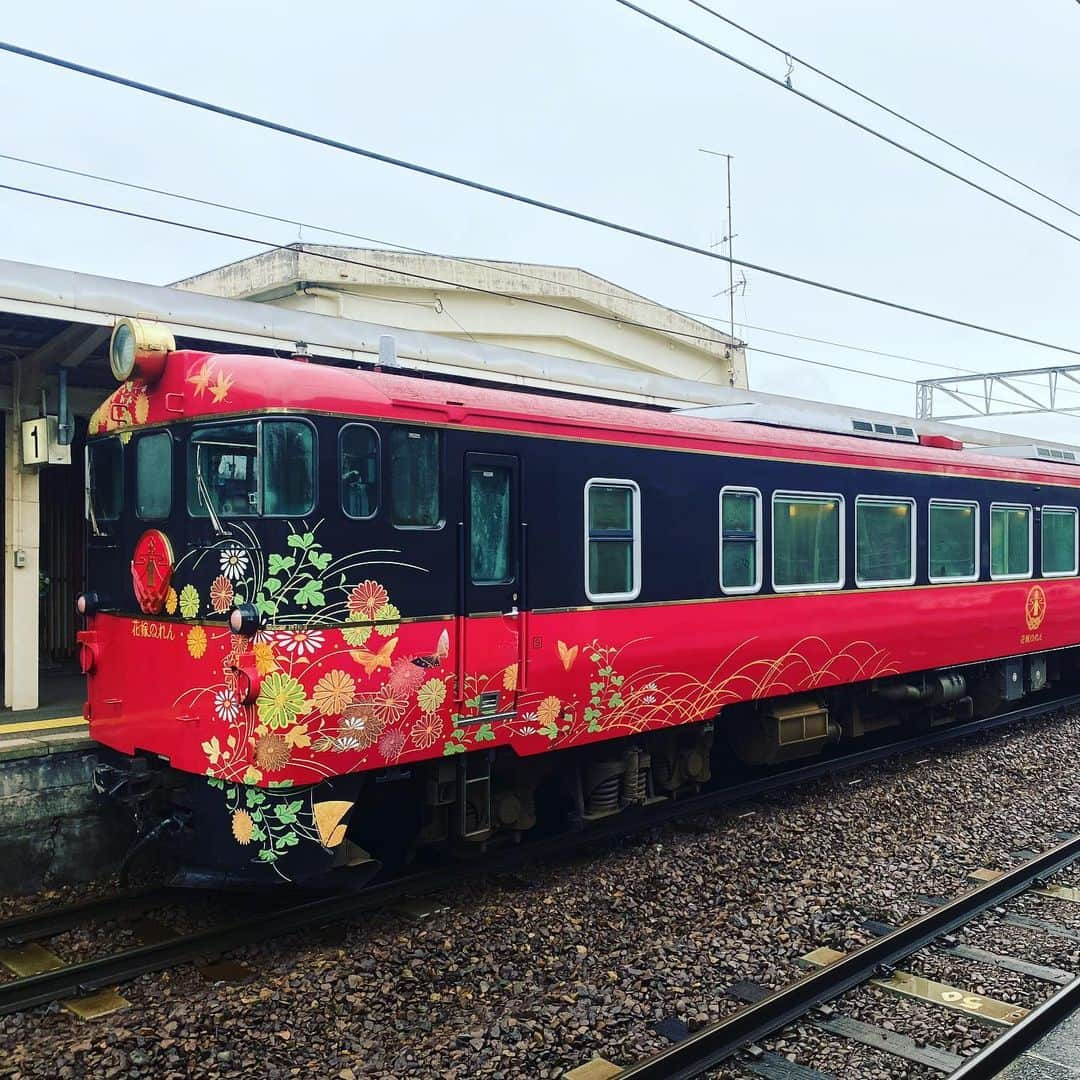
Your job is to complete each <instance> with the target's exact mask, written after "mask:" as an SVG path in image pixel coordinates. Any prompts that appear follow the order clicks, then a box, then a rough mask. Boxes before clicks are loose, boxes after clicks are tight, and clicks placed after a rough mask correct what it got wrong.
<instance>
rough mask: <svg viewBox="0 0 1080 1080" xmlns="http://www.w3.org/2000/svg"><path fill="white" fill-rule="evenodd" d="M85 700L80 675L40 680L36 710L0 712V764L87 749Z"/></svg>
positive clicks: (84, 683) (83, 681)
mask: <svg viewBox="0 0 1080 1080" xmlns="http://www.w3.org/2000/svg"><path fill="white" fill-rule="evenodd" d="M85 697H86V682H85V680H84V679H83V677H82V676H81V675H60V676H54V677H50V678H43V679H42V681H41V693H40V698H39V700H40V702H41V704H40V705H39V706H38V708H36V709H26V710H22V711H19V712H11V711H10V710H7V709H5V710H0V761H9V760H11V759H13V758H19V757H33V756H35V755H39V754H50V753H56V752H58V751H66V750H77V749H82V748H84V747H88V746H90V745H91V744H90V739H89V738H88V737H87V726H88V725H87V723H86V720H84V719H83V701H84V700H85Z"/></svg>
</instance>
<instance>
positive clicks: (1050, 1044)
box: [998, 1010, 1080, 1080]
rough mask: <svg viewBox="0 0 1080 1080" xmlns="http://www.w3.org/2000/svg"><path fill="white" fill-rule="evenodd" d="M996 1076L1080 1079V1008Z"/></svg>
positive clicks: (1003, 1079)
mask: <svg viewBox="0 0 1080 1080" xmlns="http://www.w3.org/2000/svg"><path fill="white" fill-rule="evenodd" d="M998 1077H999V1080H1080V1010H1077V1011H1076V1012H1074V1013H1073V1014H1072V1015H1071V1016H1070V1017H1069V1018H1068V1019H1067V1020H1065V1021H1064V1022H1063V1023H1061V1024H1059V1025H1058V1026H1057V1027H1056V1028H1055V1029H1054V1030H1053V1031H1051V1032H1050V1034H1049V1035H1047V1036H1046V1037H1045V1038H1044V1039H1042V1040H1040V1041H1039V1042H1037V1043H1036V1044H1035V1045H1034V1046H1033V1047H1032V1048H1031V1049H1030V1050H1029V1051H1028V1052H1027V1053H1026V1054H1024V1055H1023V1056H1021V1057H1020V1058H1018V1059H1017V1060H1016V1061H1014V1062H1013V1063H1012V1064H1011V1065H1010V1066H1009V1067H1008V1068H1007V1069H1005V1070H1004V1071H1003V1072H1000V1073H998Z"/></svg>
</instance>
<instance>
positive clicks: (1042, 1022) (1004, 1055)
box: [948, 975, 1080, 1080]
mask: <svg viewBox="0 0 1080 1080" xmlns="http://www.w3.org/2000/svg"><path fill="white" fill-rule="evenodd" d="M1077 1007H1080V975H1078V976H1077V977H1076V978H1075V979H1073V981H1072V982H1071V983H1069V984H1068V986H1065V987H1063V988H1062V989H1061V990H1059V991H1058V992H1057V993H1056V994H1054V995H1053V996H1052V997H1049V998H1047V999H1046V1000H1045V1001H1044V1002H1043V1003H1042V1004H1041V1005H1039V1006H1037V1007H1036V1008H1034V1009H1032V1010H1031V1012H1029V1013H1028V1014H1027V1016H1025V1017H1024V1019H1023V1020H1021V1021H1019V1023H1016V1024H1013V1026H1012V1027H1010V1028H1007V1029H1006V1030H1005V1031H1003V1032H1002V1033H1001V1034H1000V1035H999V1036H998V1037H997V1038H996V1039H994V1040H993V1041H992V1042H989V1043H987V1044H986V1045H985V1046H984V1047H983V1048H982V1049H981V1050H980V1051H979V1052H978V1053H977V1054H973V1055H972V1056H971V1057H969V1058H968V1059H967V1061H965V1062H964V1064H963V1065H961V1066H960V1068H959V1069H956V1070H955V1071H954V1072H952V1073H950V1074H949V1078H948V1080H994V1077H996V1076H998V1075H999V1074H1000V1072H1001V1070H1002V1069H1004V1068H1005V1066H1006V1065H1009V1064H1010V1063H1012V1062H1013V1061H1015V1060H1016V1059H1017V1058H1018V1057H1020V1055H1021V1054H1023V1053H1024V1051H1026V1050H1030V1049H1031V1047H1032V1046H1034V1045H1035V1043H1037V1042H1038V1041H1039V1040H1040V1039H1041V1038H1042V1037H1043V1036H1044V1035H1048V1034H1049V1033H1050V1032H1051V1031H1053V1030H1054V1028H1056V1027H1057V1026H1058V1024H1060V1023H1061V1022H1062V1021H1063V1020H1066V1019H1068V1017H1069V1016H1070V1015H1071V1014H1072V1013H1073V1012H1074V1011H1075V1010H1076V1009H1077Z"/></svg>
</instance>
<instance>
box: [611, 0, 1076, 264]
mask: <svg viewBox="0 0 1080 1080" xmlns="http://www.w3.org/2000/svg"><path fill="white" fill-rule="evenodd" d="M614 2H615V3H616V4H620V5H621V6H622V7H624V8H626V9H627V10H628V11H633V12H636V13H637V14H638V15H641V16H642V17H643V18H645V19H648V20H650V21H651V22H653V23H655V24H656V25H657V26H662V27H664V29H666V30H670V31H671V32H672V33H673V34H677V35H678V36H679V37H682V38H685V39H686V40H687V41H691V42H693V43H694V44H695V45H699V46H701V48H703V49H708V51H709V52H711V53H715V54H716V55H717V56H720V57H723V59H725V60H729V61H731V63H733V64H737V65H738V66H739V67H741V68H743V69H744V70H745V71H749V72H751V73H752V74H754V75H757V76H758V77H759V78H762V79H765V80H766V81H767V82H770V83H772V84H773V85H774V86H778V87H780V88H781V89H783V90H785V91H787V92H788V93H791V94H794V95H795V96H796V97H798V98H801V99H802V100H803V101H808V102H810V104H811V105H816V106H817V107H818V108H819V109H824V110H825V112H827V113H830V114H831V115H832V116H835V117H837V118H838V119H840V120H843V121H844V122H845V123H848V124H851V125H852V126H853V127H855V128H858V129H859V130H860V131H862V132H865V133H866V134H867V135H872V136H873V137H874V138H875V139H880V140H881V141H882V142H883V143H887V144H888V145H889V146H893V147H895V148H896V149H897V150H901V151H903V152H904V153H905V154H908V155H909V156H910V157H913V158H915V159H916V160H917V161H921V162H922V163H923V164H924V165H929V166H930V167H931V168H932V169H936V170H937V171H938V172H940V173H944V174H945V175H946V176H951V177H952V178H953V179H954V180H958V181H959V182H960V183H961V184H966V185H967V186H968V187H969V188H972V189H973V190H975V191H979V192H981V193H982V194H983V195H986V196H987V197H988V198H991V199H994V200H995V201H996V202H999V203H1001V204H1002V205H1004V206H1008V207H1011V208H1012V209H1013V210H1015V211H1017V213H1020V214H1023V215H1024V216H1025V217H1028V218H1031V220H1032V221H1037V222H1038V223H1039V224H1040V225H1045V226H1046V227H1047V228H1048V229H1052V230H1053V231H1054V232H1056V233H1060V234H1061V235H1062V236H1065V237H1068V239H1070V240H1075V241H1077V242H1078V243H1080V235H1078V234H1076V233H1074V232H1070V231H1069V230H1068V229H1066V228H1064V227H1063V226H1061V225H1057V224H1055V223H1054V222H1052V221H1050V220H1049V218H1044V217H1042V216H1041V215H1039V214H1036V213H1035V212H1034V211H1033V210H1028V209H1026V208H1025V207H1023V206H1021V205H1020V204H1019V203H1015V202H1013V201H1012V200H1011V199H1007V198H1006V197H1005V196H1004V195H999V194H998V193H997V192H996V191H992V190H991V189H990V188H988V187H984V186H983V185H982V184H980V183H978V182H977V181H975V180H971V179H970V178H969V177H966V176H964V175H963V174H962V173H958V172H956V170H955V169H950V168H949V167H948V166H947V165H942V164H941V162H939V161H935V160H934V159H933V158H931V157H927V155H926V154H923V153H920V152H919V151H918V150H916V149H914V147H911V146H908V145H907V144H906V143H902V142H900V141H899V140H898V139H894V138H892V137H891V136H889V135H886V134H885V133H884V132H883V131H878V130H877V128H873V127H871V126H870V125H869V124H864V123H863V122H862V121H861V120H857V119H856V118H855V117H854V116H851V115H850V114H849V113H845V112H842V111H841V110H840V109H837V108H834V107H833V106H832V105H829V104H828V103H827V102H824V101H822V100H821V99H820V98H816V97H814V96H813V95H812V94H808V93H806V92H805V91H804V90H799V89H798V88H797V87H795V86H793V85H791V84H790V83H789V82H788V81H786V80H785V79H780V78H777V77H776V76H775V75H770V74H769V73H768V72H767V71H764V70H763V69H762V68H759V67H756V66H755V65H753V64H751V63H749V62H748V61H746V60H743V59H741V58H740V57H738V56H736V55H735V54H734V53H730V52H728V51H727V50H726V49H721V48H720V46H719V45H714V44H713V43H712V42H711V41H706V40H705V39H704V38H703V37H699V36H698V35H697V34H695V33H692V32H691V31H690V30H687V29H686V27H684V26H679V25H678V24H677V23H673V22H671V21H670V20H669V19H665V18H664V17H663V16H661V15H657V14H656V13H655V12H653V11H649V10H648V9H647V8H643V7H641V6H639V5H638V4H635V3H634V2H633V0H614ZM733 262H734V265H736V266H738V265H742V264H740V263H739V262H738V261H737V260H733Z"/></svg>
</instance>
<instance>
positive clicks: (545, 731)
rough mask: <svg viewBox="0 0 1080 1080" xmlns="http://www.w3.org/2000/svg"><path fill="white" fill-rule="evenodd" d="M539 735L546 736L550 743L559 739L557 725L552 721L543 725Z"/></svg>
mask: <svg viewBox="0 0 1080 1080" xmlns="http://www.w3.org/2000/svg"><path fill="white" fill-rule="evenodd" d="M540 734H541V735H546V736H547V737H548V738H549V739H550V740H551V741H552V742H554V741H555V740H556V739H557V738H558V737H559V725H558V724H556V723H555V721H554V720H552V721H550V722H548V723H546V724H544V726H543V727H541V728H540Z"/></svg>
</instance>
